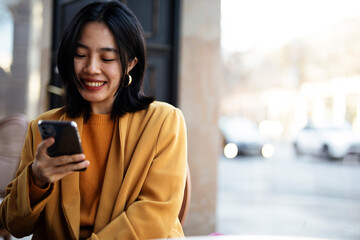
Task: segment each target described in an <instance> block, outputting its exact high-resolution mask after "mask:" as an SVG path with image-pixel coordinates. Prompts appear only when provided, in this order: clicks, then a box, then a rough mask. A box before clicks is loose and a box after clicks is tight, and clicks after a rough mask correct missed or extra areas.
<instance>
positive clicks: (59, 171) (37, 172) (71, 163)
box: [31, 137, 90, 188]
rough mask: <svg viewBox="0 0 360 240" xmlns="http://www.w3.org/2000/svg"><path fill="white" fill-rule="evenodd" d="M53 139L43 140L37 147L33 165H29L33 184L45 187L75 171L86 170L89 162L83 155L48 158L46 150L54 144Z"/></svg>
mask: <svg viewBox="0 0 360 240" xmlns="http://www.w3.org/2000/svg"><path fill="white" fill-rule="evenodd" d="M54 141H55V140H54V138H52V137H51V138H47V139H45V140H43V141H42V142H41V143H40V144H39V145H38V147H37V150H36V153H35V159H34V163H33V164H32V165H31V175H32V178H33V180H34V183H35V184H36V185H37V186H38V187H40V188H43V187H45V186H46V185H47V184H48V183H54V182H57V181H59V180H60V179H62V178H63V177H65V176H66V175H68V174H69V173H72V172H74V171H76V170H80V169H83V168H86V167H87V166H89V165H90V162H89V161H87V160H85V155H84V154H82V153H81V154H74V155H63V156H58V157H50V156H49V155H48V154H47V148H48V147H50V146H51V145H53V144H54Z"/></svg>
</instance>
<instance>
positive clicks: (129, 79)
mask: <svg viewBox="0 0 360 240" xmlns="http://www.w3.org/2000/svg"><path fill="white" fill-rule="evenodd" d="M126 76H127V77H128V83H127V84H126V85H125V86H124V87H128V86H130V84H131V82H132V77H131V75H130V74H127V75H126Z"/></svg>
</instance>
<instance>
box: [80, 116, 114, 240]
mask: <svg viewBox="0 0 360 240" xmlns="http://www.w3.org/2000/svg"><path fill="white" fill-rule="evenodd" d="M113 131H114V121H113V120H112V119H111V117H110V114H92V115H91V117H90V120H89V121H88V122H87V123H86V124H84V126H83V130H82V136H81V145H82V148H83V151H84V153H85V157H86V159H87V160H89V161H90V165H89V167H88V168H87V170H86V171H84V172H80V196H81V204H80V206H81V209H80V239H82V238H87V237H89V236H90V235H91V233H92V232H93V227H94V222H95V217H96V211H97V208H98V204H99V200H100V194H101V189H102V184H103V180H104V175H105V169H106V162H107V158H108V154H109V149H110V144H111V140H112V135H113Z"/></svg>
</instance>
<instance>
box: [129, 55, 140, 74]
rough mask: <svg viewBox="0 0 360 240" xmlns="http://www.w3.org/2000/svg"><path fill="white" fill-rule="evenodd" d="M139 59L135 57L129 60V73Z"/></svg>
mask: <svg viewBox="0 0 360 240" xmlns="http://www.w3.org/2000/svg"><path fill="white" fill-rule="evenodd" d="M137 62H138V59H137V58H136V57H135V58H134V59H133V60H132V61H130V62H128V67H127V71H126V72H127V73H129V72H130V71H131V70H132V69H133V68H134V67H135V65H136V64H137Z"/></svg>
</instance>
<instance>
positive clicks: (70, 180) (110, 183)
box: [60, 113, 129, 239]
mask: <svg viewBox="0 0 360 240" xmlns="http://www.w3.org/2000/svg"><path fill="white" fill-rule="evenodd" d="M60 120H65V121H75V122H76V124H77V126H78V131H79V135H80V138H81V136H82V129H83V120H84V119H83V116H80V117H79V118H76V119H70V118H68V117H67V116H66V115H63V116H62V117H61V118H60ZM128 121H129V114H128V113H127V114H125V115H124V116H122V117H121V118H117V119H116V122H117V123H118V124H115V127H114V133H113V138H112V142H111V146H110V151H109V157H108V162H107V166H106V172H105V178H104V183H103V188H102V192H101V196H100V201H99V206H98V211H97V215H96V219H95V224H94V232H99V231H100V230H101V229H103V228H104V227H105V226H106V225H107V224H108V223H109V222H110V221H111V220H112V219H113V218H114V217H115V216H114V213H115V212H118V211H117V210H116V209H115V208H116V201H117V197H118V193H119V191H120V186H121V184H122V178H123V175H124V153H125V144H124V142H125V140H126V134H127V128H128ZM114 179H117V180H118V181H114ZM60 185H61V204H62V208H63V211H64V215H65V219H66V221H67V223H68V225H69V229H71V231H70V232H71V233H72V234H73V237H74V239H79V233H80V188H79V187H80V186H79V173H78V172H74V173H71V174H69V175H67V176H65V177H64V178H63V179H62V180H61V183H60Z"/></svg>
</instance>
